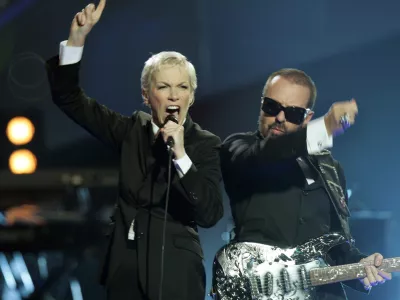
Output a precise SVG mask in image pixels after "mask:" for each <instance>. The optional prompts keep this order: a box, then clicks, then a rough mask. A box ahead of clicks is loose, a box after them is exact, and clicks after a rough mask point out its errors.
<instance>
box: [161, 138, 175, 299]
mask: <svg viewBox="0 0 400 300" xmlns="http://www.w3.org/2000/svg"><path fill="white" fill-rule="evenodd" d="M171 144H173V140H172V143H169V144H168V145H167V149H168V157H169V159H168V182H167V195H166V198H165V212H164V224H163V236H162V247H161V278H160V291H159V297H158V299H159V300H162V290H163V282H164V256H165V255H164V248H165V235H166V229H167V215H168V203H169V194H170V187H171V164H172V155H173V151H172V149H171V146H172V145H171Z"/></svg>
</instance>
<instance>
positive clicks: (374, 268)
mask: <svg viewBox="0 0 400 300" xmlns="http://www.w3.org/2000/svg"><path fill="white" fill-rule="evenodd" d="M382 261H383V256H382V254H380V253H375V254H372V255H370V256H368V257H366V258H363V259H362V260H360V263H366V262H371V263H372V264H373V265H371V266H370V265H368V266H366V267H365V272H366V273H367V276H366V277H364V278H360V281H361V283H362V284H363V285H364V288H365V289H366V290H370V289H371V288H372V287H373V286H376V285H378V284H382V283H385V281H386V280H391V279H392V274H390V273H387V272H385V271H382V270H379V269H378V268H379V267H380V266H381V265H382Z"/></svg>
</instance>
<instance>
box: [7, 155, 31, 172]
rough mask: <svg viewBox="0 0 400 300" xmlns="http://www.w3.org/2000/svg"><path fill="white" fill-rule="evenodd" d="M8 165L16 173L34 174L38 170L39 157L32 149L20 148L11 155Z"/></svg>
mask: <svg viewBox="0 0 400 300" xmlns="http://www.w3.org/2000/svg"><path fill="white" fill-rule="evenodd" d="M8 165H9V168H10V171H11V172H12V173H14V174H32V173H34V172H35V170H36V167H37V159H36V156H35V155H34V154H33V153H32V152H31V151H29V150H27V149H20V150H16V151H14V152H13V153H12V154H11V155H10V158H9V160H8Z"/></svg>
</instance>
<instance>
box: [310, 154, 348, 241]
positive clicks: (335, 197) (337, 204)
mask: <svg viewBox="0 0 400 300" xmlns="http://www.w3.org/2000/svg"><path fill="white" fill-rule="evenodd" d="M308 161H309V163H310V164H311V166H313V167H314V168H315V169H316V171H317V172H318V174H319V175H320V177H321V179H322V183H323V185H324V187H325V190H326V191H327V193H328V196H329V198H330V200H331V202H332V204H333V207H334V208H335V211H336V215H337V216H338V218H339V222H340V225H341V227H342V230H343V233H344V235H345V237H346V239H347V240H348V241H349V243H350V244H351V245H354V239H353V237H352V235H351V233H350V226H349V221H348V218H349V217H350V211H349V209H348V207H347V203H346V196H345V193H346V191H343V188H342V186H341V184H340V178H339V175H338V173H337V169H336V167H335V163H334V160H333V158H332V156H331V154H330V152H329V151H328V150H324V151H322V152H320V153H318V154H314V155H310V156H309V157H308Z"/></svg>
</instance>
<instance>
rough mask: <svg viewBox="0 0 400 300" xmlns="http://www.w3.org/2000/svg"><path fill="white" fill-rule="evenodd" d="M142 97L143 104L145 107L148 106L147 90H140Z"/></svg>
mask: <svg viewBox="0 0 400 300" xmlns="http://www.w3.org/2000/svg"><path fill="white" fill-rule="evenodd" d="M142 98H143V103H144V105H146V106H147V107H150V103H149V95H148V93H147V91H145V90H142Z"/></svg>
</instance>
